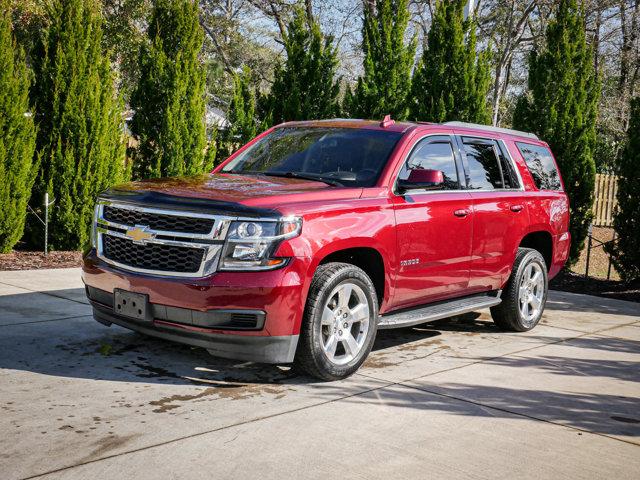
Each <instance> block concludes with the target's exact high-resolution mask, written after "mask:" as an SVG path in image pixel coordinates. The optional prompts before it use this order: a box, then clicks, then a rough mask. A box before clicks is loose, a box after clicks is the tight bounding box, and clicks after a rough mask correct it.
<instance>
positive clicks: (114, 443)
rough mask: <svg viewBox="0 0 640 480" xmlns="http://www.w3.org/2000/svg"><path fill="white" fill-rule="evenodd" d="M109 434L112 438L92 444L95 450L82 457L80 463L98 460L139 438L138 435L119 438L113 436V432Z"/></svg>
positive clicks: (104, 438) (105, 438)
mask: <svg viewBox="0 0 640 480" xmlns="http://www.w3.org/2000/svg"><path fill="white" fill-rule="evenodd" d="M109 433H110V435H113V436H109V437H103V438H101V439H99V440H97V441H96V442H94V444H93V445H94V446H95V448H94V449H93V451H92V452H91V453H90V454H89V455H87V456H86V457H84V458H83V459H82V460H80V462H88V461H90V460H95V459H97V458H100V457H102V456H103V455H104V454H106V453H108V452H110V451H112V450H114V449H116V448H119V447H121V446H123V445H125V444H126V443H128V442H129V441H130V440H131V439H133V438H135V437H137V436H139V434H133V435H122V436H119V435H115V434H114V433H113V432H109Z"/></svg>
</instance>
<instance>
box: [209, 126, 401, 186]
mask: <svg viewBox="0 0 640 480" xmlns="http://www.w3.org/2000/svg"><path fill="white" fill-rule="evenodd" d="M401 135H402V134H401V133H399V132H389V131H384V130H368V129H355V128H326V127H282V128H277V129H275V130H273V131H272V132H271V133H270V134H269V135H267V136H265V137H263V138H262V139H260V140H259V141H258V142H256V143H255V144H253V145H252V146H251V147H249V148H248V149H247V150H245V151H244V152H243V153H241V154H240V155H239V156H238V157H236V158H235V159H234V160H233V161H231V162H230V163H229V164H227V165H225V167H224V168H223V169H222V172H226V173H241V174H257V175H260V174H261V175H273V176H289V177H294V178H295V177H298V178H307V179H313V180H319V181H324V182H325V183H329V184H336V185H345V186H350V187H368V186H372V185H374V184H375V182H376V180H377V179H378V176H379V175H380V172H381V171H382V168H383V167H384V165H385V163H386V162H387V159H388V158H389V155H390V154H391V151H392V150H393V148H394V147H395V145H396V143H397V142H398V140H399V139H400V137H401Z"/></svg>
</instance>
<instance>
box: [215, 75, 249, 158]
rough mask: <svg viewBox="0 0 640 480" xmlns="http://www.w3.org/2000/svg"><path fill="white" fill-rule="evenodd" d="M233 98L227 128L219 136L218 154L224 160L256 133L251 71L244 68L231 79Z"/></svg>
mask: <svg viewBox="0 0 640 480" xmlns="http://www.w3.org/2000/svg"><path fill="white" fill-rule="evenodd" d="M233 85H234V88H233V97H232V98H231V103H230V104H229V110H228V112H227V121H228V122H229V127H228V128H227V129H226V130H224V131H223V132H222V134H221V137H222V138H221V142H220V143H221V145H219V147H218V154H219V155H220V156H221V158H222V157H224V158H226V157H228V156H229V155H231V154H232V153H233V152H234V151H235V150H236V149H237V148H238V147H240V146H242V145H244V144H245V143H247V142H248V141H249V140H251V139H252V138H253V137H255V136H256V133H257V131H258V124H257V121H256V95H255V90H253V88H252V87H251V71H250V70H249V68H248V67H244V68H243V70H242V72H240V73H238V74H235V75H234V79H233Z"/></svg>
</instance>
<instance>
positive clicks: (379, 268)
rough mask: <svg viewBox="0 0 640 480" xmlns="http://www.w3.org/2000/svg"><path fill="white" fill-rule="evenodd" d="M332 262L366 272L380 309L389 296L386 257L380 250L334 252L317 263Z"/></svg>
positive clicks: (353, 248)
mask: <svg viewBox="0 0 640 480" xmlns="http://www.w3.org/2000/svg"><path fill="white" fill-rule="evenodd" d="M330 262H343V263H350V264H351V265H355V266H356V267H358V268H361V269H362V270H364V272H365V273H366V274H367V275H368V276H369V278H370V279H371V281H372V282H373V286H374V287H375V289H376V295H377V296H378V307H379V306H380V305H381V304H382V302H383V301H384V299H385V295H387V298H388V295H389V288H388V282H387V278H386V276H387V273H388V270H387V269H386V268H385V262H384V257H383V255H382V254H381V253H380V251H379V250H377V249H376V248H374V247H372V246H358V247H349V248H342V249H339V250H334V251H331V252H329V253H327V254H326V255H324V256H323V257H322V258H321V259H320V260H319V261H318V263H317V265H316V268H317V267H318V266H320V265H323V264H326V263H330Z"/></svg>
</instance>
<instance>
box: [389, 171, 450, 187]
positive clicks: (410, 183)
mask: <svg viewBox="0 0 640 480" xmlns="http://www.w3.org/2000/svg"><path fill="white" fill-rule="evenodd" d="M443 185H444V175H443V173H442V171H441V170H430V169H416V170H411V173H409V178H407V179H406V180H399V181H398V187H400V189H401V190H417V189H429V190H437V189H439V188H441V187H442V186H443Z"/></svg>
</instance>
